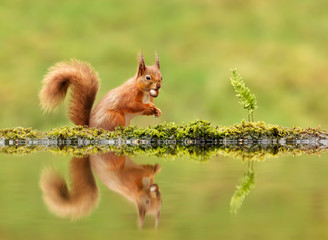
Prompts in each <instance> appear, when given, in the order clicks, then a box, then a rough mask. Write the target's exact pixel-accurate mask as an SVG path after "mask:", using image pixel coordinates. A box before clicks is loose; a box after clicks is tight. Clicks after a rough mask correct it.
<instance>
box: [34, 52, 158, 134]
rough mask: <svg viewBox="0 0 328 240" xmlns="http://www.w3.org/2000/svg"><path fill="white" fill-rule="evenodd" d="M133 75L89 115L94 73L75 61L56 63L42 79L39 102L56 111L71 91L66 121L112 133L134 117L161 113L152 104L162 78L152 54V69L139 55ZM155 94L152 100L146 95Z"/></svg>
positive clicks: (94, 91) (96, 83)
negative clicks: (70, 89) (135, 72)
mask: <svg viewBox="0 0 328 240" xmlns="http://www.w3.org/2000/svg"><path fill="white" fill-rule="evenodd" d="M138 63H139V64H138V71H137V74H136V75H135V76H134V77H132V78H131V79H129V80H128V81H126V82H125V83H124V84H122V85H121V86H119V87H117V88H115V89H113V90H111V91H109V92H108V93H107V94H106V95H105V96H104V97H103V98H102V99H101V100H100V101H99V103H98V104H97V105H96V106H95V108H94V109H93V110H92V111H91V109H92V106H93V103H94V100H95V97H96V94H97V91H98V86H99V80H98V75H97V73H96V72H95V71H94V70H93V69H92V68H91V66H90V65H88V64H86V63H82V62H80V61H77V60H72V61H71V62H68V63H58V64H56V65H55V66H54V67H52V68H50V71H49V73H48V74H47V75H46V76H45V77H44V80H43V82H44V85H43V87H42V90H41V92H40V101H41V105H42V108H43V109H44V110H47V111H50V110H52V109H54V108H55V107H57V106H58V105H59V103H60V102H61V101H62V100H63V99H64V98H65V95H66V93H67V89H68V88H69V87H71V88H72V91H71V101H70V105H69V117H70V119H71V120H72V121H73V123H75V124H76V125H88V126H90V127H99V128H103V129H106V130H114V129H115V128H116V127H117V126H118V125H122V126H126V125H128V124H129V122H130V120H131V118H133V117H134V116H136V115H155V116H156V117H159V116H160V115H161V113H162V112H161V110H160V109H159V108H157V107H156V106H155V105H154V104H153V97H157V95H158V92H159V89H160V87H161V82H162V75H161V73H160V69H159V67H160V65H159V60H158V56H157V54H156V61H155V65H154V66H146V65H145V63H144V59H143V56H142V54H140V55H139V58H138ZM150 90H153V91H154V90H155V92H156V93H157V94H156V95H155V96H152V95H151V94H150Z"/></svg>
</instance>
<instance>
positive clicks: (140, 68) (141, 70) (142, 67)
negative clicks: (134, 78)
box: [138, 51, 146, 76]
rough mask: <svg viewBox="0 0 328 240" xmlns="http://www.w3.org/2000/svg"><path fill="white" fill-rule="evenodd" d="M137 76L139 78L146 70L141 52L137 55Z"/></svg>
mask: <svg viewBox="0 0 328 240" xmlns="http://www.w3.org/2000/svg"><path fill="white" fill-rule="evenodd" d="M138 64H139V66H138V76H141V75H142V74H143V73H144V72H145V70H146V65H145V60H144V57H143V55H142V51H140V53H139V55H138Z"/></svg>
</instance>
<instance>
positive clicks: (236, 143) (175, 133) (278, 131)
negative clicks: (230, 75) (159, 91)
mask: <svg viewBox="0 0 328 240" xmlns="http://www.w3.org/2000/svg"><path fill="white" fill-rule="evenodd" d="M40 138H48V139H56V140H62V141H63V140H66V139H71V140H77V139H79V138H82V139H88V140H90V141H92V140H100V139H135V140H137V139H140V140H142V139H146V140H149V139H152V141H154V142H155V144H150V143H149V141H148V145H147V144H143V143H142V141H141V142H140V141H139V142H138V141H134V144H117V145H101V144H100V145H96V146H85V145H83V144H82V145H80V146H79V145H78V144H71V145H69V146H64V145H65V144H59V145H60V146H49V147H45V146H43V147H42V146H33V145H32V146H27V145H23V146H20V145H19V144H16V143H17V142H19V141H17V140H29V139H32V140H33V139H40ZM311 138H322V139H328V133H327V131H325V130H321V129H314V128H307V129H302V128H299V127H292V128H284V127H280V126H276V125H271V124H266V123H264V122H245V121H242V122H241V123H239V124H235V125H233V126H230V127H218V126H212V125H211V124H210V123H209V122H207V121H202V120H198V121H193V122H190V123H183V124H175V123H162V124H159V125H156V126H154V127H146V128H140V127H136V126H129V127H118V128H116V130H115V131H106V130H103V129H97V128H88V127H83V126H75V127H61V128H56V129H51V130H49V131H47V132H40V131H37V130H33V129H30V128H27V129H25V128H14V129H3V130H0V140H1V139H7V140H8V139H11V140H14V141H13V143H12V144H11V145H9V144H6V145H5V146H2V147H0V152H4V153H19V154H22V153H31V152H33V151H46V150H47V151H51V152H54V153H58V154H64V155H67V154H69V155H75V156H83V155H87V154H93V153H100V152H106V151H115V152H117V153H120V154H140V153H142V154H146V155H153V156H158V157H169V156H173V157H175V156H182V155H183V156H189V157H191V158H195V159H201V160H206V159H208V158H209V157H211V156H213V155H217V154H219V155H224V156H226V155H227V156H232V157H234V158H239V159H242V160H263V159H265V158H267V157H276V156H280V155H284V154H293V155H298V154H303V153H310V154H312V153H317V152H320V151H325V150H326V148H317V147H316V146H313V147H311V146H310V147H308V146H306V145H304V146H303V145H300V144H298V145H295V144H293V143H292V140H293V141H295V140H296V139H298V140H301V139H311ZM195 139H198V140H200V141H203V143H202V142H199V143H197V142H195ZM261 139H276V143H272V142H269V143H267V144H259V143H258V142H256V141H258V140H261ZM279 139H284V140H285V141H286V144H284V145H281V144H277V141H278V140H279ZM158 140H161V141H162V140H163V141H162V142H158ZM164 140H174V143H172V142H171V143H165V142H164ZM205 140H211V141H212V144H204V141H205ZM214 140H215V141H216V144H213V141H214ZM247 141H248V142H247Z"/></svg>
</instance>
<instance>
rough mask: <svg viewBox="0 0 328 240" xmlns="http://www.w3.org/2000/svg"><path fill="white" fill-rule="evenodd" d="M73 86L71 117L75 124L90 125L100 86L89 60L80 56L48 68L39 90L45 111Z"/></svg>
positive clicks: (59, 101)
mask: <svg viewBox="0 0 328 240" xmlns="http://www.w3.org/2000/svg"><path fill="white" fill-rule="evenodd" d="M68 87H71V99H70V103H69V118H70V119H71V120H72V122H73V123H75V124H76V125H89V117H90V113H91V109H92V105H93V103H94V101H95V97H96V94H97V91H98V87H99V79H98V74H97V73H96V72H95V71H94V69H93V68H92V67H91V66H90V65H89V64H87V63H83V62H80V61H77V60H71V61H70V62H61V63H58V64H56V65H55V66H53V67H51V68H50V69H49V72H48V73H47V74H46V75H45V77H44V79H43V87H42V89H41V92H40V101H41V106H42V108H43V109H44V110H45V111H50V110H52V109H54V108H56V107H57V106H58V105H59V104H60V103H61V102H62V101H63V100H64V98H65V95H66V93H67V89H68Z"/></svg>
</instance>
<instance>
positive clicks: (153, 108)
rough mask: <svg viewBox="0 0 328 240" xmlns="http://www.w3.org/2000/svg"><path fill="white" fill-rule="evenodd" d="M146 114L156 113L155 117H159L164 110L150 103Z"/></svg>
mask: <svg viewBox="0 0 328 240" xmlns="http://www.w3.org/2000/svg"><path fill="white" fill-rule="evenodd" d="M144 114H145V115H155V117H159V116H161V115H162V111H161V110H160V109H159V108H157V107H156V106H155V105H154V104H151V105H149V107H148V108H147V110H146V111H145V112H144Z"/></svg>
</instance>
